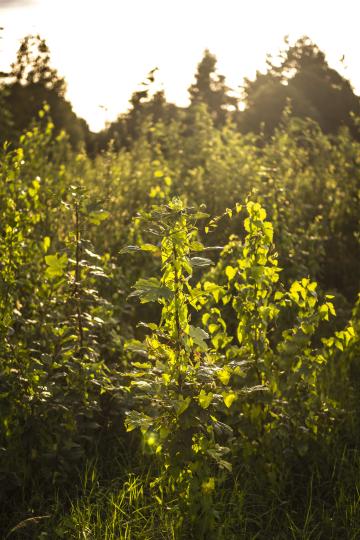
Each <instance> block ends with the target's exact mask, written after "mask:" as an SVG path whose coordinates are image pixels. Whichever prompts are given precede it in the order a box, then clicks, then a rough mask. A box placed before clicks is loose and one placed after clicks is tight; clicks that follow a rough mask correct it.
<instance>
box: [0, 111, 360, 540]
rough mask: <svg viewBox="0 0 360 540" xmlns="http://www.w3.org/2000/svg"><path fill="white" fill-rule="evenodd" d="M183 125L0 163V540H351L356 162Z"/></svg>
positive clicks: (358, 398) (40, 132) (30, 142)
mask: <svg viewBox="0 0 360 540" xmlns="http://www.w3.org/2000/svg"><path fill="white" fill-rule="evenodd" d="M194 114H195V115H196V118H195V120H194V122H195V125H196V129H194V130H193V131H192V132H191V133H189V132H188V133H187V134H186V136H184V126H183V125H181V123H179V122H173V123H172V124H171V125H169V126H167V128H166V132H165V131H164V126H163V125H162V123H161V122H158V123H157V124H154V125H153V126H152V127H151V129H150V130H149V129H146V130H144V133H143V134H142V135H141V136H140V137H139V138H138V140H137V141H136V142H134V144H133V145H132V147H131V148H130V149H123V150H120V151H118V150H113V149H111V147H109V149H108V150H107V151H106V152H103V153H101V154H99V155H98V156H97V157H96V158H95V159H91V158H89V157H87V155H86V153H85V152H83V151H74V150H73V149H71V147H70V146H69V143H68V141H67V138H66V136H65V135H64V134H60V135H57V136H55V135H54V133H53V126H52V124H51V121H50V119H49V117H48V113H47V111H46V110H44V111H42V112H41V113H40V116H39V117H38V119H37V120H36V121H34V122H33V124H32V128H31V129H29V130H27V131H26V132H24V134H23V135H22V136H21V137H20V139H19V141H18V143H17V145H14V144H13V145H11V146H10V145H6V144H5V146H4V148H3V150H2V156H1V183H0V190H1V198H0V201H1V236H0V243H1V266H0V278H1V296H0V309H1V327H0V331H1V343H0V358H1V375H0V389H1V390H0V400H1V407H0V421H1V442H0V475H1V504H0V507H1V515H0V529H1V531H2V538H10V539H11V538H34V539H35V538H36V539H45V538H48V539H49V540H50V539H51V540H53V539H56V538H64V539H70V538H74V539H75V538H76V539H142V538H143V539H160V538H164V539H171V538H173V539H178V538H184V539H191V538H194V539H201V538H204V539H211V538H219V539H221V538H224V539H225V538H226V539H231V538H234V539H237V538H244V539H247V538H249V539H250V538H259V539H262V538H263V539H265V538H266V539H270V538H278V539H284V540H285V539H289V538H299V539H300V538H302V539H310V538H311V539H320V538H351V539H356V538H359V536H360V493H359V489H360V450H359V436H360V425H359V413H360V406H359V403H360V391H359V388H360V365H359V361H360V358H359V352H360V341H359V331H360V303H359V300H358V297H357V293H358V290H359V275H360V272H359V263H360V257H359V230H360V229H359V217H360V197H359V193H360V192H359V186H360V169H359V165H360V145H359V143H358V142H356V141H355V140H354V139H353V138H352V137H351V135H350V134H349V132H348V130H347V129H346V128H344V129H343V130H340V131H339V133H338V134H337V135H325V134H324V133H323V132H322V131H321V130H320V128H319V127H318V125H317V124H316V123H315V122H314V121H312V120H301V119H299V118H295V117H292V116H291V115H288V116H286V115H285V116H284V118H283V122H282V124H281V126H280V127H279V128H277V129H276V131H275V133H274V135H273V136H272V137H271V138H270V139H269V138H265V137H262V136H261V135H251V134H250V135H241V134H239V133H238V132H237V131H236V130H235V129H234V128H233V126H232V125H231V124H228V125H226V126H224V127H222V128H216V127H214V126H213V123H212V120H211V117H210V115H209V113H208V112H207V110H206V108H205V107H204V106H201V105H199V106H198V107H197V108H196V109H195V111H194Z"/></svg>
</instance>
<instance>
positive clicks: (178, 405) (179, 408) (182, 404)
mask: <svg viewBox="0 0 360 540" xmlns="http://www.w3.org/2000/svg"><path fill="white" fill-rule="evenodd" d="M190 403H191V397H190V396H188V397H186V398H183V397H182V396H180V397H179V399H178V400H177V401H176V402H175V411H176V414H177V416H180V415H181V414H183V413H184V412H185V411H186V409H187V408H188V407H189V405H190Z"/></svg>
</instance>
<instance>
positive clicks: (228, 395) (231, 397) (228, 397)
mask: <svg viewBox="0 0 360 540" xmlns="http://www.w3.org/2000/svg"><path fill="white" fill-rule="evenodd" d="M222 396H223V399H224V403H225V405H226V406H227V408H228V409H229V408H230V407H231V405H232V404H233V403H234V401H235V400H236V397H237V396H236V394H235V392H224V393H223V395H222Z"/></svg>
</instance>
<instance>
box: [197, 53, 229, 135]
mask: <svg viewBox="0 0 360 540" xmlns="http://www.w3.org/2000/svg"><path fill="white" fill-rule="evenodd" d="M216 63H217V59H216V56H215V55H213V54H212V53H211V52H210V51H209V50H208V49H206V50H205V51H204V56H203V58H202V60H201V62H200V63H199V64H198V67H197V72H196V74H195V83H194V84H192V85H191V86H190V88H189V94H190V100H191V105H196V104H199V103H205V104H206V106H207V108H208V110H209V112H210V114H211V116H212V117H213V120H214V124H215V125H216V126H221V125H224V123H225V121H226V118H227V117H228V114H229V111H231V110H234V109H235V110H236V109H237V99H236V98H235V97H234V96H231V95H230V88H229V87H228V86H227V85H226V82H225V77H224V76H223V75H218V74H217V73H216Z"/></svg>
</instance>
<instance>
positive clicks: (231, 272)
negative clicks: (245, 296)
mask: <svg viewBox="0 0 360 540" xmlns="http://www.w3.org/2000/svg"><path fill="white" fill-rule="evenodd" d="M236 272H237V268H234V267H233V266H227V267H226V268H225V274H226V276H227V278H228V280H229V281H231V280H232V279H234V277H235V276H236Z"/></svg>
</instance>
